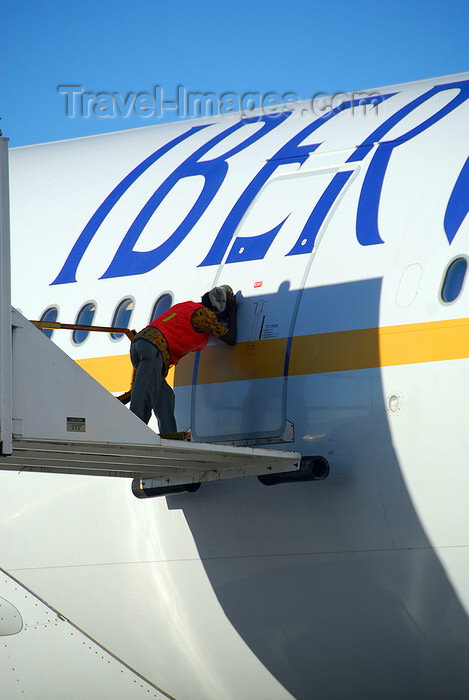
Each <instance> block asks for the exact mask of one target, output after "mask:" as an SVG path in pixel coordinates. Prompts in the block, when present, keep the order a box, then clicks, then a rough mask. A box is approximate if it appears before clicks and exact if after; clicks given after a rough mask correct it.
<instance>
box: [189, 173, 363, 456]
mask: <svg viewBox="0 0 469 700" xmlns="http://www.w3.org/2000/svg"><path fill="white" fill-rule="evenodd" d="M285 167H286V168H287V169H288V170H289V171H290V172H286V173H285V174H279V172H280V169H278V170H277V171H276V172H277V175H276V177H274V178H272V179H271V180H269V181H268V182H267V183H266V184H265V185H264V187H263V188H262V190H261V191H260V192H259V194H258V196H257V197H256V198H255V199H254V201H253V202H252V204H251V206H250V207H249V209H248V210H247V212H246V214H245V215H244V217H243V219H242V220H241V222H240V224H239V225H238V227H237V229H236V231H235V233H234V235H233V239H232V241H233V242H232V243H231V244H230V246H229V247H228V252H227V254H226V256H225V259H224V261H223V263H222V264H221V265H220V267H219V269H218V271H217V274H216V276H215V278H214V285H217V284H220V285H221V284H229V285H230V286H231V287H232V288H233V290H234V291H235V292H236V293H237V299H238V342H237V345H236V346H234V347H230V346H227V345H226V344H224V343H223V342H222V341H219V340H217V341H212V340H211V341H210V342H209V344H208V346H207V347H206V348H205V350H204V351H203V352H201V353H198V354H197V358H196V362H195V369H194V380H193V386H192V402H191V428H192V435H193V438H194V439H195V440H199V441H207V442H216V441H225V442H240V443H249V442H252V443H256V442H257V443H268V442H282V441H291V440H293V432H292V429H291V428H292V426H291V425H290V423H289V421H288V416H287V415H286V390H287V375H288V360H289V350H290V345H291V336H292V329H293V326H294V321H295V317H296V313H297V309H298V304H299V300H300V295H301V290H302V289H303V286H304V282H305V279H306V277H307V275H308V272H309V269H310V266H311V263H312V260H313V258H314V255H315V252H316V249H317V247H318V245H319V243H320V240H321V238H322V236H323V233H324V229H325V227H326V226H327V223H328V221H329V219H330V217H331V215H332V213H333V210H334V209H335V207H336V206H337V203H338V200H339V199H340V198H341V196H342V195H343V192H342V191H341V189H340V188H342V189H343V190H344V191H345V189H346V187H347V186H348V183H347V180H348V178H349V176H350V175H351V173H352V170H350V169H349V170H348V171H347V172H344V173H343V175H344V177H343V182H340V183H338V182H337V179H335V176H336V175H340V174H341V173H339V170H340V169H339V168H328V169H322V170H316V171H311V170H310V171H308V172H304V173H303V172H301V170H300V171H298V172H294V173H292V172H291V165H287V166H285ZM339 179H340V178H339ZM334 182H335V184H333V183H334ZM332 185H333V187H332V190H333V191H334V192H335V195H334V196H333V191H332V190H331V186H332ZM339 186H340V187H339ZM264 251H265V252H264ZM258 258H261V259H258Z"/></svg>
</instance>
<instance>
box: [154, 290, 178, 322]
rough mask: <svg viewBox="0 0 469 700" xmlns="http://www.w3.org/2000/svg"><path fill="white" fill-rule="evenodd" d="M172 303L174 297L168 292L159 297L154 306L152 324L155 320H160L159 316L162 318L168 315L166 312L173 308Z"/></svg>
mask: <svg viewBox="0 0 469 700" xmlns="http://www.w3.org/2000/svg"><path fill="white" fill-rule="evenodd" d="M172 303H173V296H172V294H169V293H168V292H166V293H165V294H162V295H161V296H160V297H158V299H157V300H156V301H155V304H154V306H153V311H152V312H151V318H150V323H151V322H152V321H154V320H155V318H158V316H161V314H164V313H166V311H167V310H168V309H169V308H170V307H171V306H172Z"/></svg>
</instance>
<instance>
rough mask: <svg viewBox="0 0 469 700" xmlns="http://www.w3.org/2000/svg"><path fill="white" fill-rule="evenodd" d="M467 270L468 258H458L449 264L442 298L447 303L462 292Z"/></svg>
mask: <svg viewBox="0 0 469 700" xmlns="http://www.w3.org/2000/svg"><path fill="white" fill-rule="evenodd" d="M466 270H467V260H466V258H456V259H455V260H452V262H450V264H449V265H448V267H447V269H446V273H445V276H444V279H443V284H442V287H441V299H442V300H443V301H444V302H446V303H447V304H449V303H451V302H452V301H456V299H457V298H458V297H459V295H460V294H461V291H462V288H463V284H464V280H465V277H466Z"/></svg>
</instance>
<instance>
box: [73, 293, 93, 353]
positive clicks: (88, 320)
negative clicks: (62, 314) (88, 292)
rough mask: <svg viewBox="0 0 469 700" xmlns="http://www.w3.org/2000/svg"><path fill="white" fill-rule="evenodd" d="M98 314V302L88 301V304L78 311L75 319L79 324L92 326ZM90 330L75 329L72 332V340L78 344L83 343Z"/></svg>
mask: <svg viewBox="0 0 469 700" xmlns="http://www.w3.org/2000/svg"><path fill="white" fill-rule="evenodd" d="M95 314H96V304H95V303H93V302H92V301H91V302H88V304H85V305H84V306H82V307H81V309H80V311H79V312H78V315H77V319H76V321H75V323H76V325H77V326H91V324H92V323H93V319H94V317H95ZM89 333H90V332H89V331H84V330H74V331H73V333H72V340H73V342H74V343H76V344H77V345H81V343H84V342H85V340H86V339H87V337H88V335H89Z"/></svg>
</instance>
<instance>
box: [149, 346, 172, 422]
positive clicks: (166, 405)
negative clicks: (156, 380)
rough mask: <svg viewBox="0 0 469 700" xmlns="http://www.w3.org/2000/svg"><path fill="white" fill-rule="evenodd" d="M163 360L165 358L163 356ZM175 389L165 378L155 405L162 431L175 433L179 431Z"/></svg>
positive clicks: (154, 408)
mask: <svg viewBox="0 0 469 700" xmlns="http://www.w3.org/2000/svg"><path fill="white" fill-rule="evenodd" d="M161 360H163V358H161ZM174 403H175V396H174V391H173V390H172V388H171V387H170V386H169V384H168V383H167V381H166V379H164V378H163V380H162V382H161V384H160V388H159V391H158V394H157V397H156V402H155V404H154V406H153V410H154V411H155V415H156V417H157V418H158V424H159V426H160V433H175V432H176V431H177V426H176V419H175V417H174Z"/></svg>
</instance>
